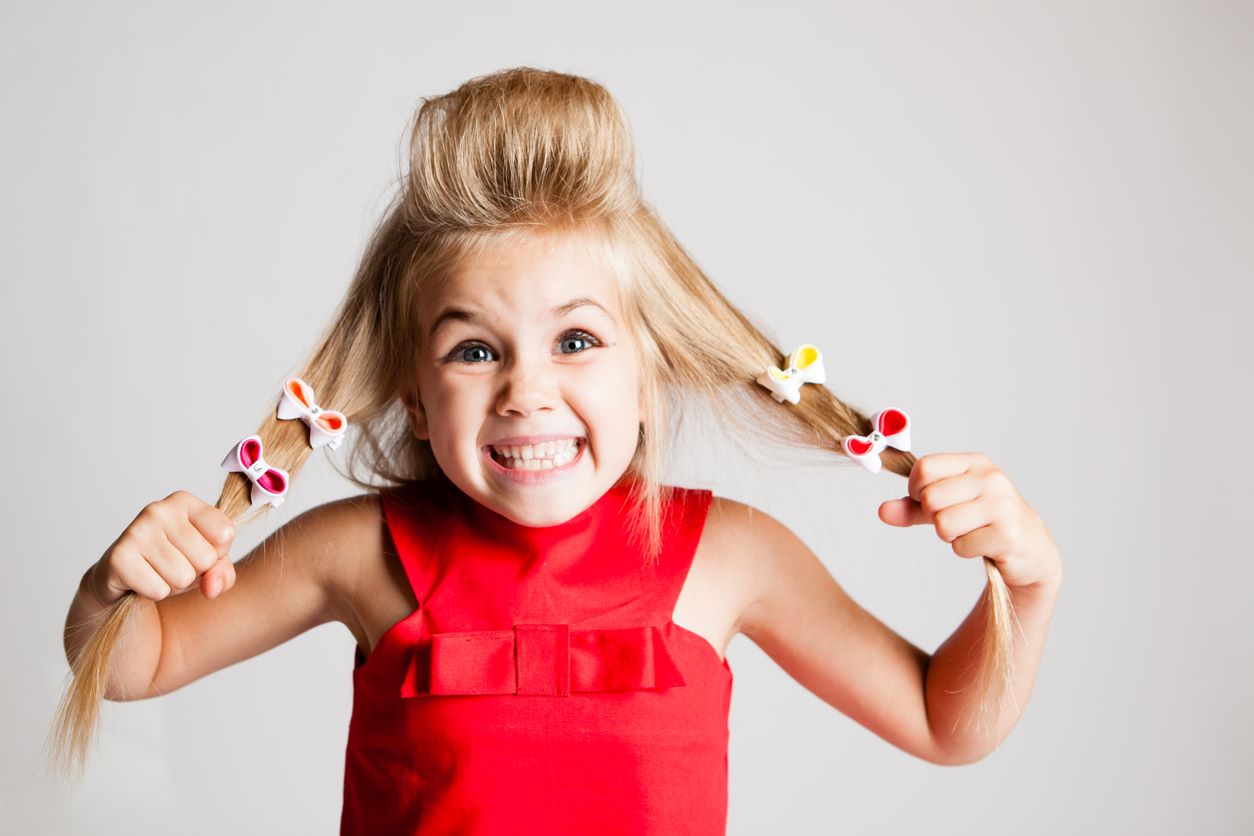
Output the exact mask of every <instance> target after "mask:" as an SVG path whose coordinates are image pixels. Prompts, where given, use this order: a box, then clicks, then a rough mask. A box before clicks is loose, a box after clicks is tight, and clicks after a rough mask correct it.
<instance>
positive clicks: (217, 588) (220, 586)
mask: <svg viewBox="0 0 1254 836" xmlns="http://www.w3.org/2000/svg"><path fill="white" fill-rule="evenodd" d="M234 585H235V566H234V564H232V563H231V561H230V559H229V558H225V557H223V558H219V559H218V561H217V562H216V563H214V564H213V566H211V567H209V570H208V571H207V572H205V573H204V574H203V575H201V576H200V591H201V593H203V594H204V596H205V597H206V598H210V599H212V598H217V597H218V596H219V595H221V594H222V593H223V592H226V591H227V590H228V589H230V588H231V587H232V586H234Z"/></svg>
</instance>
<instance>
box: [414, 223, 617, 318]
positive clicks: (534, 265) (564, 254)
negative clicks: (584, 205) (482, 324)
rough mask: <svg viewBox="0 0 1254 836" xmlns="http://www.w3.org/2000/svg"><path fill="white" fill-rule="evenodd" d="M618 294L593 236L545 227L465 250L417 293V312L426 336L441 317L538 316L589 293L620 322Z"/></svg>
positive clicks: (552, 313) (554, 312)
mask: <svg viewBox="0 0 1254 836" xmlns="http://www.w3.org/2000/svg"><path fill="white" fill-rule="evenodd" d="M619 294H620V290H619V286H618V282H617V280H616V278H615V276H614V273H613V271H612V270H611V269H610V267H609V265H608V264H607V263H606V261H605V259H604V258H603V257H601V255H600V252H599V250H598V249H597V246H596V244H595V243H594V242H592V241H590V240H588V239H587V238H586V237H585V236H581V235H574V234H570V233H549V234H545V235H543V236H536V237H534V238H533V237H528V238H526V239H523V240H522V241H518V240H513V241H501V242H493V243H489V244H486V245H484V246H483V247H482V248H479V249H477V250H476V251H474V252H472V253H470V254H468V255H467V256H466V257H465V258H463V259H462V260H461V261H460V262H458V263H457V264H456V265H455V266H454V267H453V268H452V269H451V270H450V272H449V273H448V274H447V275H446V276H445V277H444V278H443V280H442V281H440V282H438V283H434V284H433V285H432V286H430V287H429V292H427V293H424V294H423V297H422V299H421V300H420V302H419V316H420V319H421V322H422V329H423V333H424V334H425V335H427V336H428V337H430V336H432V335H433V333H434V329H435V328H437V327H439V326H441V325H444V324H445V323H446V322H447V321H458V320H463V321H464V320H467V319H471V318H476V319H477V318H483V319H487V320H498V321H501V322H502V323H506V324H510V323H512V321H514V320H520V319H521V320H525V321H539V320H541V319H548V318H551V317H553V316H555V315H560V314H561V313H564V312H565V311H564V310H560V309H561V308H562V306H566V309H570V307H571V306H569V305H568V304H567V303H571V302H574V301H580V300H589V299H590V300H592V301H593V302H595V303H597V304H599V305H600V306H601V307H603V308H604V309H605V311H606V313H607V314H608V315H609V316H610V317H611V318H612V319H613V320H614V321H615V322H622V316H621V311H622V306H621V298H620V295H619ZM555 309H559V310H555ZM590 309H592V310H595V306H592V307H591V308H590ZM466 314H471V315H472V316H470V317H468V316H466Z"/></svg>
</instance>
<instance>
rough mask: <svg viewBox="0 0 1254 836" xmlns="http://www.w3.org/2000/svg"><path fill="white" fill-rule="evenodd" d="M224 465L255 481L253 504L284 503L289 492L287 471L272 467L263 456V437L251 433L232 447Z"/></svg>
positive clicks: (223, 462)
mask: <svg viewBox="0 0 1254 836" xmlns="http://www.w3.org/2000/svg"><path fill="white" fill-rule="evenodd" d="M222 466H223V467H224V468H226V469H227V470H229V471H231V472H232V473H243V474H244V475H245V476H247V477H248V481H250V482H252V483H253V492H252V504H253V507H254V508H256V507H257V506H258V505H262V504H264V503H267V502H269V503H270V504H271V505H273V506H274V507H275V508H278V507H279V506H280V505H282V504H283V498H284V496H285V495H286V494H287V482H288V477H287V471H286V470H283V469H282V468H278V467H271V466H270V465H268V464H266V460H265V459H264V458H262V456H261V438H260V437H259V436H255V435H250V436H248V437H247V438H243V439H241V440H240V442H239V443H238V444H236V445H235V446H234V447H232V448H231V452H229V453H227V454H226V458H225V459H223V460H222Z"/></svg>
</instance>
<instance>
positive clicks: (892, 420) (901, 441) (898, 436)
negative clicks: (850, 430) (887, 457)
mask: <svg viewBox="0 0 1254 836" xmlns="http://www.w3.org/2000/svg"><path fill="white" fill-rule="evenodd" d="M871 426H873V427H874V428H875V429H873V430H872V431H871V434H870V435H847V436H845V437H844V439H843V440H842V441H841V445H842V446H843V447H844V448H845V454H846V455H848V456H849V458H851V459H853V460H854V461H856V462H857V463H858V464H860V465H862V466H863V467H865V468H866V469H867V470H869V471H871V472H872V473H879V472H880V465H881V462H880V452H881V451H883V449H884V448H885V447H893V448H895V449H897V450H909V449H910V418H909V417H908V416H907V415H906V413H904V412H902V411H901V410H900V409H892V408H891V407H890V408H889V409H884V410H881V411H879V412H877V413H875V415H874V417H872V418H871Z"/></svg>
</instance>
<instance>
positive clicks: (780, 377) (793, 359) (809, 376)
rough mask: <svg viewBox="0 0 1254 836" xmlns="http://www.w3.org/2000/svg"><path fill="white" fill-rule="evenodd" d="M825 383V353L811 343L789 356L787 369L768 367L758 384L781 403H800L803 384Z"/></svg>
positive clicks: (799, 347)
mask: <svg viewBox="0 0 1254 836" xmlns="http://www.w3.org/2000/svg"><path fill="white" fill-rule="evenodd" d="M825 382H827V376H826V375H825V374H824V373H823V353H822V352H821V351H819V349H818V347H817V346H814V345H811V344H809V343H805V344H804V345H800V346H798V347H797V348H796V349H794V350H793V353H792V354H790V355H788V362H787V368H783V369H779V368H776V367H775V366H767V367H766V371H765V372H764V373H762V374H761V375H759V376H758V383H761V384H762V385H763V386H765V387H766V388H767V389H769V390H770V391H771V397H773V398H775V400H777V401H779V402H780V403H783V402H784V401H788V402H789V403H797V402H799V401H800V400H801V384H803V383H825Z"/></svg>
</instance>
